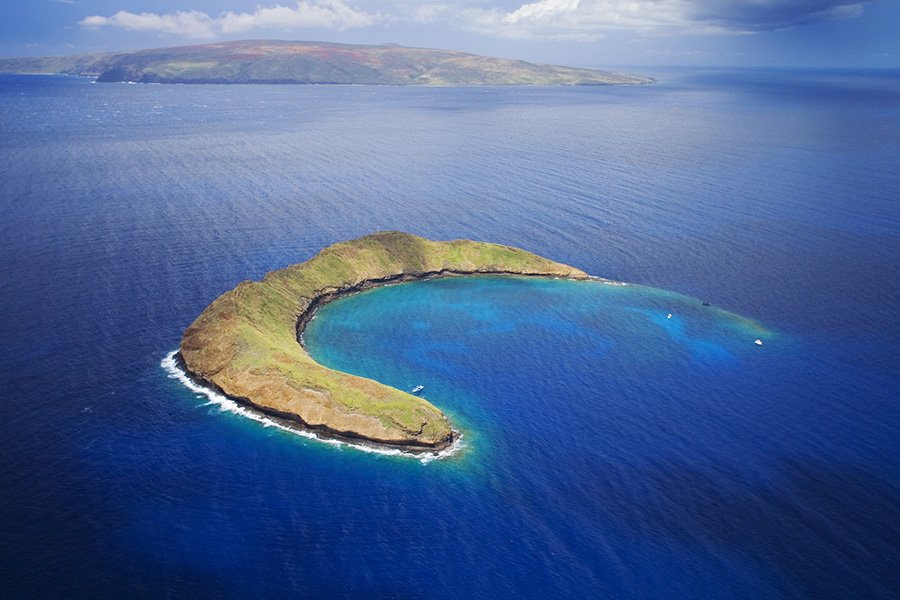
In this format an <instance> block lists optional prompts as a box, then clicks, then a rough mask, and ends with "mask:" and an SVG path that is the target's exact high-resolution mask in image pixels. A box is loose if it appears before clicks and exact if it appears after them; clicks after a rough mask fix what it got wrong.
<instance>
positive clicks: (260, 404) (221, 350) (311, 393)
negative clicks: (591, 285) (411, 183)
mask: <svg viewBox="0 0 900 600" xmlns="http://www.w3.org/2000/svg"><path fill="white" fill-rule="evenodd" d="M479 273H483V274H508V275H520V276H546V277H566V278H573V279H586V278H587V277H588V276H587V275H586V274H585V273H584V272H582V271H580V270H578V269H575V268H573V267H569V266H566V265H563V264H560V263H556V262H553V261H551V260H548V259H545V258H542V257H539V256H537V255H534V254H531V253H528V252H526V251H524V250H519V249H517V248H511V247H508V246H499V245H496V244H486V243H482V242H472V241H468V240H455V241H451V242H433V241H430V240H426V239H424V238H420V237H417V236H413V235H409V234H405V233H399V232H386V233H379V234H375V235H370V236H366V237H363V238H359V239H357V240H352V241H349V242H342V243H339V244H335V245H334V246H330V247H328V248H326V249H324V250H323V251H322V252H320V253H319V254H318V255H316V256H315V257H313V258H312V259H310V260H309V261H307V262H305V263H302V264H298V265H292V266H290V267H287V268H284V269H280V270H278V271H273V272H271V273H269V274H268V275H266V276H265V278H263V280H262V281H259V282H249V281H245V282H243V283H241V284H239V285H238V286H237V287H236V288H234V289H233V290H230V291H228V292H226V293H224V294H222V296H220V297H219V298H217V299H216V300H215V301H214V302H213V303H212V304H210V305H209V306H208V307H207V308H206V310H204V311H203V312H202V313H201V314H200V316H199V317H197V319H196V320H195V321H194V323H193V324H191V326H190V327H188V329H187V330H186V331H185V332H184V336H183V338H182V342H181V348H180V359H181V361H182V363H183V365H184V367H185V369H186V370H187V371H188V372H189V373H190V374H191V375H192V376H193V377H194V378H196V379H198V380H200V381H202V382H204V383H206V384H208V385H211V386H213V387H215V388H217V389H219V390H221V391H222V392H224V393H225V394H227V395H228V396H230V397H232V398H235V399H236V400H239V401H241V402H243V403H245V404H248V405H250V406H253V407H255V408H257V409H259V410H261V411H263V412H266V413H269V414H272V415H275V416H278V417H281V418H283V419H287V420H289V421H292V422H294V423H296V424H298V425H301V426H304V427H307V428H310V429H312V430H315V431H318V432H321V433H322V434H325V435H329V436H334V437H339V438H344V439H350V440H357V441H364V442H369V443H374V444H383V445H388V446H393V447H400V448H403V449H406V450H410V451H434V450H440V449H442V448H445V447H447V446H448V445H450V444H451V443H452V442H453V440H454V437H455V433H454V432H453V430H452V428H451V425H450V422H449V420H448V419H447V417H446V416H445V415H444V414H443V413H442V412H441V411H440V410H439V409H437V408H436V407H435V406H433V405H431V404H430V403H428V402H427V401H426V400H424V399H422V398H419V397H416V396H413V395H411V394H407V393H406V392H402V391H400V390H397V389H395V388H391V387H388V386H386V385H383V384H381V383H378V382H376V381H373V380H370V379H366V378H363V377H357V376H355V375H350V374H348V373H342V372H339V371H335V370H333V369H328V368H327V367H324V366H322V365H320V364H318V363H316V362H315V361H314V360H313V359H312V358H311V357H310V356H309V354H307V353H306V351H305V349H304V348H303V346H302V345H301V344H300V343H299V341H298V337H299V336H300V334H301V333H302V329H303V327H304V325H305V324H306V322H307V321H308V319H309V318H310V317H311V315H312V313H313V311H314V310H315V309H316V307H317V306H320V305H321V304H322V303H324V302H327V301H329V300H330V299H333V298H335V297H338V296H340V295H343V294H347V293H351V292H354V291H358V290H361V289H366V288H368V287H373V286H377V285H385V284H387V283H393V282H397V281H403V280H410V279H418V278H425V277H440V276H451V275H454V274H479Z"/></svg>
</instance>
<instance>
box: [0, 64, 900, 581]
mask: <svg viewBox="0 0 900 600" xmlns="http://www.w3.org/2000/svg"><path fill="white" fill-rule="evenodd" d="M651 74H653V75H657V76H658V77H659V79H660V83H659V84H658V85H654V86H645V87H637V88H624V87H621V88H574V89H562V88H442V89H414V88H380V87H330V86H162V85H126V84H92V83H90V81H88V80H83V79H75V78H61V77H41V76H27V77H26V76H18V77H0V158H2V160H0V234H2V235H0V258H2V261H0V315H2V317H0V336H2V337H0V339H2V341H3V344H2V347H0V348H2V349H0V353H2V355H0V389H2V391H3V396H4V403H3V412H2V418H0V457H2V462H0V558H2V560H0V586H2V587H0V589H2V595H3V596H4V597H12V598H37V597H65V598H98V597H145V598H160V597H169V598H187V597H190V598H199V597H210V598H222V597H231V598H246V597H284V596H289V597H300V598H302V597H326V598H446V597H479V598H505V597H535V598H546V597H591V598H595V597H607V598H762V597H766V598H848V597H852V598H892V597H897V596H898V594H900V559H898V556H900V403H898V398H900V300H898V298H900V207H898V201H900V198H898V190H900V74H898V73H896V72H861V71H855V72H854V71H843V72H822V71H819V72H799V71H778V72H767V71H740V72H733V73H721V72H716V71H685V72H662V73H651ZM378 229H399V230H404V231H410V232H412V233H417V234H420V235H425V236H428V237H431V238H435V239H451V238H458V237H467V238H474V239H482V240H487V241H496V242H501V243H506V244H512V245H516V246H521V247H525V248H527V249H529V250H532V251H534V252H537V253H539V254H542V255H545V256H548V257H551V258H554V259H556V260H560V261H562V262H567V263H570V264H573V265H576V266H578V267H580V268H582V269H584V270H586V271H588V272H589V273H592V274H595V275H600V276H604V277H609V278H612V279H617V280H622V281H627V282H631V283H633V284H636V285H632V286H628V287H623V288H620V287H612V286H605V285H602V284H599V283H572V282H559V281H535V280H526V281H523V280H509V279H497V278H485V279H475V280H471V279H454V280H446V281H432V282H428V283H416V284H404V285H400V286H394V287H388V288H383V289H380V290H375V291H372V292H369V293H366V294H361V295H358V296H354V297H351V298H347V299H345V300H342V301H340V302H337V303H334V304H332V305H329V306H326V307H325V308H324V309H323V310H322V311H321V313H320V314H319V316H318V317H317V318H316V320H315V321H313V324H312V325H311V327H310V329H309V331H308V333H307V335H308V338H307V342H308V343H309V345H310V349H311V351H313V352H314V353H315V355H316V356H317V357H318V358H319V359H320V360H322V361H323V362H326V363H328V364H333V365H335V366H340V367H342V368H347V369H349V370H353V371H354V372H358V373H362V374H365V375H368V376H372V377H376V378H378V379H380V380H382V381H385V382H386V383H390V384H394V385H397V386H400V387H404V388H406V389H409V388H411V387H412V386H414V385H418V384H421V385H425V386H426V387H425V390H424V392H423V393H424V394H425V395H426V396H427V397H428V398H429V399H430V400H432V401H433V402H434V403H436V404H438V405H439V406H441V407H443V408H445V409H446V410H447V411H448V413H449V414H450V415H451V417H452V418H453V420H454V423H456V424H458V425H459V427H460V428H461V429H462V430H463V432H464V438H463V442H464V447H463V448H462V450H461V451H460V452H458V453H457V454H455V455H454V456H452V457H450V458H448V459H444V460H434V461H431V462H427V463H423V462H421V461H418V460H414V459H409V458H405V457H396V456H383V455H377V454H369V453H364V452H360V451H358V450H354V449H352V448H346V447H335V446H332V445H328V444H324V443H322V442H318V441H315V440H308V439H305V438H301V437H298V436H296V435H293V434H290V433H286V432H284V431H281V430H278V429H277V428H274V427H264V426H263V425H262V424H260V423H259V422H256V421H253V420H250V419H247V418H245V417H243V416H241V415H238V414H233V413H231V412H227V411H223V410H222V409H221V408H220V407H219V406H216V405H210V404H208V402H207V398H206V397H203V396H202V395H200V394H197V393H196V392H193V391H191V390H189V389H187V388H186V387H185V386H184V385H182V384H181V383H180V382H179V381H177V380H176V379H172V378H170V376H169V373H168V372H167V371H166V370H165V369H163V368H162V367H161V361H163V359H164V357H165V356H166V355H167V354H168V353H169V352H171V351H172V350H173V349H174V348H176V347H177V345H178V342H179V338H180V334H181V332H182V330H183V329H184V328H185V327H186V326H187V325H188V324H189V323H190V322H191V321H192V320H193V319H194V317H196V315H197V314H199V313H200V311H201V310H202V309H203V308H204V307H205V306H206V305H207V304H208V303H209V302H210V301H212V300H213V299H214V298H215V297H216V296H218V295H219V294H220V293H222V292H224V291H225V290H227V289H229V288H231V287H233V286H234V285H235V284H236V283H237V282H239V281H241V280H243V279H258V278H260V277H262V276H263V275H264V274H265V273H266V272H267V271H269V270H272V269H275V268H278V267H282V266H285V265H287V264H290V263H294V262H299V261H302V260H305V259H307V258H309V257H310V256H312V255H313V254H314V253H315V252H316V251H317V250H318V249H320V248H322V247H324V246H326V245H328V244H330V243H333V242H336V241H339V240H342V239H347V238H352V237H356V236H359V235H363V234H366V233H370V232H372V231H375V230H378ZM701 300H706V301H709V302H710V303H711V304H712V305H713V306H711V307H704V306H702V304H700V301H701ZM668 313H672V315H673V316H672V318H671V319H668V318H666V317H667V315H668ZM755 338H761V339H763V340H764V345H763V346H761V347H760V346H756V345H755V344H753V340H754V339H755Z"/></svg>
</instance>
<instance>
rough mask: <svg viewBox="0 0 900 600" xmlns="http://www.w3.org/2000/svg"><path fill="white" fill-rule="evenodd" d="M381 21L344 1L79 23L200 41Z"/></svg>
mask: <svg viewBox="0 0 900 600" xmlns="http://www.w3.org/2000/svg"><path fill="white" fill-rule="evenodd" d="M380 20H381V17H380V16H379V15H377V14H371V13H367V12H363V11H360V10H357V9H355V8H353V7H351V6H349V5H348V4H346V3H345V2H344V1H343V0H301V1H299V2H297V3H296V4H294V5H293V6H281V5H280V4H278V5H275V6H273V7H271V8H264V7H258V8H257V9H256V11H254V12H252V13H249V12H242V13H235V12H226V13H222V14H221V15H220V16H218V17H211V16H209V15H208V14H206V13H204V12H200V11H196V10H190V11H178V12H174V13H167V14H157V13H147V12H144V13H139V14H136V13H132V12H128V11H124V10H120V11H119V12H117V13H116V14H114V15H112V16H111V17H103V16H100V15H92V16H89V17H85V18H84V19H82V20H81V21H80V22H79V24H80V25H82V26H83V27H88V28H93V29H96V28H100V27H117V28H119V29H125V30H126V31H157V32H160V33H171V34H177V35H184V36H189V37H198V38H211V37H215V36H217V35H219V34H229V33H240V32H243V31H250V30H253V29H282V30H289V29H334V30H337V31H342V30H344V29H351V28H356V27H368V26H371V25H374V24H376V23H377V22H379V21H380Z"/></svg>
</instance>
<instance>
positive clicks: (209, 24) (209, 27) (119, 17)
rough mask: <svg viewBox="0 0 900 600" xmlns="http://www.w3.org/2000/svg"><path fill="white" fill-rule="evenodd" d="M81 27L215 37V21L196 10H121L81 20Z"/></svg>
mask: <svg viewBox="0 0 900 600" xmlns="http://www.w3.org/2000/svg"><path fill="white" fill-rule="evenodd" d="M80 24H81V25H83V26H84V27H89V28H98V27H118V28H119V29H125V30H126V31H159V32H161V33H175V34H179V35H187V36H192V37H212V36H213V35H215V21H214V19H212V18H210V16H209V15H207V14H206V13H202V12H199V11H196V10H192V11H188V12H176V13H169V14H166V15H158V14H156V13H140V14H135V13H130V12H128V11H125V10H120V11H119V12H117V13H116V14H114V15H113V16H111V17H101V16H98V15H94V16H91V17H85V18H84V19H82V20H81V23H80Z"/></svg>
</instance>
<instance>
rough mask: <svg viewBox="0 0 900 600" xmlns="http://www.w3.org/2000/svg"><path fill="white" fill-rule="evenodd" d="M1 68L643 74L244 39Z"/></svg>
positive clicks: (516, 76) (418, 75)
mask: <svg viewBox="0 0 900 600" xmlns="http://www.w3.org/2000/svg"><path fill="white" fill-rule="evenodd" d="M0 73H9V74H47V75H78V76H85V77H91V78H94V79H96V81H98V82H130V83H183V84H341V85H395V86H472V85H570V86H571V85H641V84H649V83H655V81H654V80H653V79H652V78H650V77H642V76H638V75H628V74H623V73H614V72H611V71H600V70H596V69H586V68H576V67H564V66H557V65H542V64H534V63H529V62H525V61H521V60H511V59H505V58H492V57H487V56H479V55H476V54H469V53H466V52H458V51H451V50H436V49H430V48H410V47H406V46H398V45H396V44H384V45H354V44H335V43H325V42H306V41H284V40H244V41H232V42H219V43H211V44H199V45H192V46H178V47H172V48H158V49H150V50H139V51H135V52H110V53H102V54H82V55H75V56H47V57H24V58H2V59H0Z"/></svg>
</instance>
